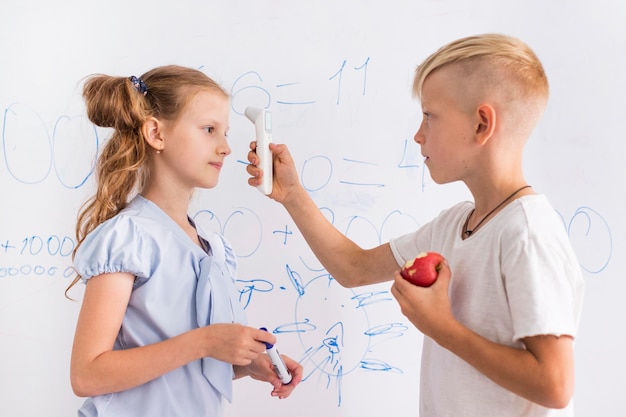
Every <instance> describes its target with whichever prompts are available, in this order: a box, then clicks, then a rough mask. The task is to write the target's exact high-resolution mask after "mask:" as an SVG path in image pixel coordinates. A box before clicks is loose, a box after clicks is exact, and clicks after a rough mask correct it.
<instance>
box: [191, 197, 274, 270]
mask: <svg viewBox="0 0 626 417" xmlns="http://www.w3.org/2000/svg"><path fill="white" fill-rule="evenodd" d="M192 219H193V220H194V221H195V222H196V224H198V225H199V226H202V228H203V229H205V230H213V231H215V232H218V233H221V234H222V235H224V237H225V238H226V240H228V242H229V243H230V244H231V245H232V246H233V248H236V253H237V257H239V258H248V257H250V256H252V255H254V254H255V253H256V252H257V250H258V249H259V247H260V246H261V240H262V236H263V223H262V222H261V218H260V217H259V215H258V214H257V213H256V212H255V211H254V210H251V209H249V208H246V207H236V208H234V209H233V211H232V212H231V213H230V214H229V215H228V217H227V218H226V221H224V223H222V221H221V219H220V218H219V217H218V216H217V215H216V214H215V213H214V212H213V211H211V210H198V211H197V212H196V213H195V214H194V215H193V216H192Z"/></svg>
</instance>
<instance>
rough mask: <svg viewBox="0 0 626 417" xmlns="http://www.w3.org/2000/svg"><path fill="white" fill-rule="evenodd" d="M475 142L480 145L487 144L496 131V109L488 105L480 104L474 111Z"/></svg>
mask: <svg viewBox="0 0 626 417" xmlns="http://www.w3.org/2000/svg"><path fill="white" fill-rule="evenodd" d="M476 115H477V122H476V131H475V134H476V141H477V142H478V144H480V145H484V144H485V143H487V141H488V140H489V139H491V137H492V136H493V134H494V132H495V130H496V122H497V120H496V109H494V108H493V106H491V105H489V104H481V105H480V106H478V108H477V109H476Z"/></svg>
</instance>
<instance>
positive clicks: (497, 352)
mask: <svg viewBox="0 0 626 417" xmlns="http://www.w3.org/2000/svg"><path fill="white" fill-rule="evenodd" d="M449 336H450V337H448V338H447V339H446V338H444V339H440V342H441V343H440V344H441V345H442V346H444V347H446V348H447V349H449V350H450V351H452V352H453V353H454V354H456V355H458V356H459V357H460V358H462V359H463V360H465V361H466V362H468V363H469V364H470V365H472V366H473V367H475V368H476V369H477V370H478V371H480V372H481V373H483V374H484V375H485V376H487V377H488V378H489V379H491V380H492V381H494V382H495V383H497V384H498V385H500V386H502V387H503V388H505V389H507V390H509V391H511V392H513V393H515V394H517V395H519V396H521V397H524V398H526V399H528V400H530V401H533V402H535V403H537V404H539V405H542V406H544V407H548V408H563V407H565V406H567V404H568V403H569V401H570V399H571V396H572V393H573V385H574V383H573V380H574V372H573V353H572V346H571V338H569V337H568V336H561V337H560V338H559V337H556V336H537V337H533V338H528V339H526V341H527V342H528V346H527V349H518V348H514V347H510V346H505V345H500V344H497V343H494V342H492V341H490V340H488V339H486V338H484V337H482V336H480V335H478V334H476V333H474V332H472V331H471V330H469V329H467V328H465V327H464V326H462V325H461V324H458V327H456V330H452V331H451V332H450V333H449ZM535 342H536V345H532V343H535Z"/></svg>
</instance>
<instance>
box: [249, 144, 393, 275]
mask: <svg viewBox="0 0 626 417" xmlns="http://www.w3.org/2000/svg"><path fill="white" fill-rule="evenodd" d="M255 147H256V143H255V142H252V143H251V144H250V149H251V151H250V152H249V153H248V161H250V164H249V165H248V166H247V168H246V170H247V171H248V174H250V175H251V176H252V178H250V179H248V184H250V185H251V186H258V185H259V184H260V183H261V178H262V175H263V173H262V171H261V169H260V168H258V167H257V164H258V162H259V160H258V157H257V155H256V153H255V152H254V149H255ZM270 150H271V151H272V155H273V167H274V173H273V174H274V175H273V185H272V193H271V194H270V195H269V197H270V198H272V199H273V200H275V201H277V202H279V203H281V204H282V205H283V206H284V207H285V208H286V209H287V212H288V213H289V215H290V216H291V218H292V219H293V221H294V222H295V223H296V226H297V227H298V229H299V230H300V232H301V233H302V235H303V236H304V238H305V240H306V242H307V244H308V245H309V246H310V248H311V250H312V251H313V253H314V254H315V256H316V257H317V259H318V260H319V261H320V262H321V263H322V265H324V267H325V268H326V270H327V271H328V272H329V273H330V274H331V275H332V276H333V278H335V279H336V280H337V281H338V282H339V283H340V284H341V285H343V286H345V287H355V286H360V285H367V284H374V283H378V282H383V281H389V280H392V279H393V273H394V271H396V270H398V269H399V267H398V264H397V262H396V260H395V258H394V256H393V254H392V252H391V249H390V247H389V244H388V243H385V244H383V245H380V246H378V247H376V248H373V249H363V248H361V247H359V246H358V245H356V244H355V243H354V242H353V241H351V240H350V239H348V238H347V237H346V236H345V235H344V234H342V233H341V232H339V230H337V229H336V228H335V227H334V226H333V225H332V224H331V223H330V222H329V221H328V219H327V218H326V217H324V215H323V213H322V212H321V211H320V209H319V208H318V207H317V205H316V204H315V203H314V202H313V200H312V199H311V197H310V196H309V194H308V193H307V191H306V190H305V189H304V187H303V186H302V184H301V183H300V180H299V178H298V174H297V171H296V167H295V164H294V161H293V159H292V157H291V154H290V153H289V150H288V149H287V146H286V145H284V144H270Z"/></svg>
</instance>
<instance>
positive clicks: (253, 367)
mask: <svg viewBox="0 0 626 417" xmlns="http://www.w3.org/2000/svg"><path fill="white" fill-rule="evenodd" d="M281 356H282V358H283V360H284V361H285V365H286V366H287V369H289V372H290V373H291V382H289V384H283V383H282V382H281V380H280V378H279V377H278V375H277V374H276V372H274V365H272V362H271V361H270V358H269V356H268V355H259V356H258V357H257V358H256V359H255V360H253V361H252V362H251V363H250V365H247V366H245V367H235V375H237V376H243V375H248V376H250V377H251V378H253V379H256V380H258V381H265V382H269V383H270V384H272V386H273V389H272V392H271V395H272V397H278V398H280V399H283V398H287V397H288V396H289V395H291V393H292V392H293V390H294V389H295V388H296V386H297V385H298V384H299V383H300V381H302V373H303V368H302V365H300V364H299V363H298V362H296V361H294V360H293V359H291V358H289V357H287V356H284V355H281Z"/></svg>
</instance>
